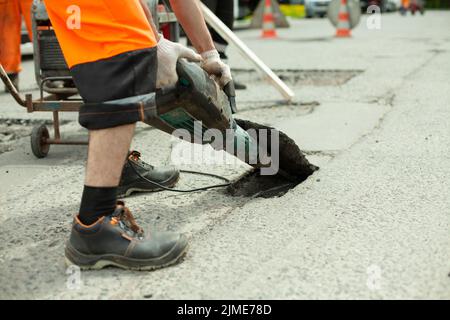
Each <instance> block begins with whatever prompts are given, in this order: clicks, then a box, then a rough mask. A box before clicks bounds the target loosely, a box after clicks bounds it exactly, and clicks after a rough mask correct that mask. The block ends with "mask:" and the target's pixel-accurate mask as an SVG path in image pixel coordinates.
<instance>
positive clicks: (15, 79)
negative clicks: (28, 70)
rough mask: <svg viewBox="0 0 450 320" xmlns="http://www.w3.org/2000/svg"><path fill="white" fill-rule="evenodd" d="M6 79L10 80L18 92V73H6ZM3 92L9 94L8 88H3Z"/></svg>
mask: <svg viewBox="0 0 450 320" xmlns="http://www.w3.org/2000/svg"><path fill="white" fill-rule="evenodd" d="M8 78H9V80H11V82H12V84H13V85H14V87H16V89H17V91H19V74H18V73H8ZM5 92H9V91H8V88H6V86H5Z"/></svg>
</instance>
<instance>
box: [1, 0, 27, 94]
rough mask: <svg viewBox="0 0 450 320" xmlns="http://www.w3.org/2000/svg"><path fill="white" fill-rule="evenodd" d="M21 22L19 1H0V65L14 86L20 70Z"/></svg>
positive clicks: (16, 83)
mask: <svg viewBox="0 0 450 320" xmlns="http://www.w3.org/2000/svg"><path fill="white" fill-rule="evenodd" d="M21 21H22V20H21V16H20V6H19V0H8V1H0V43H1V45H0V63H1V64H2V65H3V68H5V71H6V72H7V73H8V75H9V76H10V78H11V80H12V81H13V83H14V85H16V86H17V85H18V74H19V72H20V70H21V66H20V62H21V56H20V28H21Z"/></svg>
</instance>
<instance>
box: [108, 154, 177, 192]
mask: <svg viewBox="0 0 450 320" xmlns="http://www.w3.org/2000/svg"><path fill="white" fill-rule="evenodd" d="M140 157H141V154H140V153H139V152H138V151H131V152H130V153H129V155H128V158H127V161H126V163H125V166H124V167H123V171H122V177H121V179H120V184H119V188H118V189H117V196H118V197H119V198H123V197H128V196H129V195H131V194H132V193H133V192H151V191H159V190H161V189H162V188H161V187H160V186H158V184H159V185H162V186H164V187H166V188H173V187H174V186H175V185H176V184H177V182H178V180H179V179H180V171H179V170H178V169H176V168H175V167H173V166H167V167H159V168H156V167H154V166H152V165H149V164H147V163H145V162H144V161H142V160H141V159H140ZM141 176H142V177H145V178H146V179H147V180H150V181H147V180H146V179H143V178H142V177H141ZM152 182H153V183H152Z"/></svg>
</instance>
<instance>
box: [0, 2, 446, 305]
mask: <svg viewBox="0 0 450 320" xmlns="http://www.w3.org/2000/svg"><path fill="white" fill-rule="evenodd" d="M365 19H366V18H364V19H363V20H362V21H361V24H360V25H359V26H358V27H357V28H356V29H355V30H353V31H352V35H353V37H352V38H350V39H336V38H334V37H333V35H334V32H335V31H334V29H333V28H332V27H331V25H330V23H329V22H328V21H327V20H326V19H312V20H300V21H292V27H291V28H290V29H283V30H278V34H279V37H278V39H275V40H262V39H260V38H259V35H260V32H259V31H258V30H249V31H240V32H239V33H238V35H239V36H240V37H241V38H242V39H243V40H244V41H245V42H246V43H247V44H248V45H249V46H250V47H251V48H252V49H254V50H255V51H256V52H257V53H258V55H260V57H261V58H262V59H263V60H264V61H266V62H267V63H268V64H269V65H270V66H271V67H272V68H274V69H275V70H276V71H277V72H278V73H280V74H282V75H283V77H284V79H285V80H286V81H287V82H288V84H289V85H290V86H291V87H292V89H293V90H294V91H295V93H296V98H295V101H294V102H295V103H294V104H293V105H290V106H286V105H283V104H282V103H280V95H279V94H278V93H277V92H276V91H275V90H274V89H273V88H271V87H270V86H268V85H267V84H266V83H264V82H263V81H262V80H260V79H258V77H257V75H256V74H255V73H254V72H251V70H250V69H252V65H251V64H250V63H248V62H247V61H246V60H245V59H243V58H241V57H240V56H239V55H238V53H237V51H236V50H235V49H234V48H230V64H231V66H232V67H233V69H234V70H235V77H236V78H237V79H238V80H241V81H243V82H246V83H247V84H248V86H249V88H248V90H247V91H242V92H241V91H240V92H238V94H239V96H238V106H239V108H240V112H239V116H240V117H241V118H246V119H251V120H254V121H258V122H263V123H266V124H271V125H275V126H277V127H278V128H280V129H282V130H283V131H285V132H286V133H288V134H289V135H291V136H292V137H293V138H295V140H296V141H297V142H298V144H299V145H300V147H301V148H302V149H304V150H305V152H306V154H307V156H308V158H309V159H310V161H311V162H313V163H315V164H317V165H319V166H320V167H321V170H320V171H318V172H316V173H315V174H314V175H313V176H311V177H310V178H309V179H308V180H307V181H305V182H304V183H302V184H300V185H298V186H297V187H295V188H294V189H292V190H290V191H289V192H288V193H287V194H285V195H284V196H282V197H278V198H277V197H275V198H252V197H232V196H230V195H228V194H227V193H226V192H225V191H224V190H215V191H208V192H203V193H195V194H190V195H185V194H176V193H168V192H161V193H155V194H147V195H140V196H136V197H132V198H130V199H128V200H127V204H128V206H129V207H130V208H131V209H132V211H133V212H134V213H135V215H136V218H137V219H138V220H139V221H140V222H141V224H142V225H143V226H144V227H151V228H157V229H171V230H180V231H183V232H186V233H187V234H188V235H189V236H190V238H191V246H190V251H189V252H188V254H187V256H186V258H185V259H184V261H183V262H182V263H181V264H179V265H177V266H174V267H170V268H167V269H163V270H159V271H155V272H130V271H122V270H118V269H112V268H111V269H104V270H101V271H89V272H82V273H81V274H78V273H77V270H73V269H69V270H67V269H66V267H65V264H64V257H63V256H64V241H65V239H66V238H67V236H68V233H69V230H70V223H71V217H72V215H73V214H75V213H76V212H77V210H78V206H79V199H80V195H81V191H82V185H83V173H84V170H83V165H84V161H85V157H86V148H85V147H63V146H52V148H51V150H50V154H49V156H48V157H47V158H45V159H40V160H37V159H35V158H34V157H33V155H32V154H31V152H30V147H29V137H27V136H26V135H27V134H26V133H27V132H28V133H29V132H30V130H31V125H33V124H36V123H38V122H39V121H44V120H45V119H48V118H49V114H27V113H26V112H25V111H24V110H21V109H20V108H19V107H18V106H16V105H15V104H14V101H13V100H12V99H11V98H10V97H9V96H8V95H5V94H0V110H1V111H0V119H1V125H2V130H3V131H1V132H0V133H2V132H4V131H5V132H7V130H4V128H5V126H6V127H7V124H6V122H7V121H8V120H14V121H16V120H20V119H22V120H23V119H31V120H33V122H30V123H25V124H24V125H23V129H22V130H20V129H17V128H16V129H15V130H19V131H20V133H21V134H18V135H17V136H16V139H13V140H11V141H13V143H12V142H11V141H10V142H8V143H9V146H10V147H9V149H8V150H10V151H8V152H4V153H2V154H0V179H1V184H0V203H1V206H0V288H1V290H0V298H50V299H60V298H75V299H78V298H88V299H93V298H101V299H114V298H118V299H123V298H138V299H160V298H182V299H197V298H202V299H203V298H213V299H221V298H276V299H278V298H282V299H297V298H301V299H303V298H313V299H322V298H331V299H334V298H338V299H347V298H356V299H363V298H369V299H378V298H382V299H397V298H419V299H424V298H445V299H448V298H450V276H449V273H450V232H449V231H450V120H449V119H450V81H449V80H450V34H449V32H448V31H449V30H450V12H433V11H428V12H427V13H426V14H425V16H415V17H412V16H407V17H401V16H400V15H398V14H386V15H383V17H382V25H381V30H369V29H368V28H367V27H366V23H365V22H366V21H365ZM22 86H23V88H24V89H25V90H27V91H31V92H33V93H34V94H36V86H35V84H34V80H33V66H32V61H26V62H25V63H24V72H23V74H22ZM63 119H65V120H67V121H66V123H65V124H64V126H63V129H62V130H63V133H64V135H65V136H66V137H71V138H73V137H78V138H81V139H85V138H86V132H85V131H84V130H82V129H81V128H80V127H79V126H78V124H77V123H76V115H73V114H72V115H64V117H63ZM16 123H17V121H16ZM5 135H7V134H5ZM5 139H6V138H5ZM133 146H134V148H136V149H138V150H140V151H142V153H143V157H144V159H145V160H146V161H148V162H151V163H153V164H156V165H159V164H163V163H168V162H171V160H176V159H172V158H176V157H171V154H172V155H173V150H174V148H178V147H180V148H185V147H187V146H185V145H180V144H179V143H177V142H176V141H172V140H171V139H170V137H169V136H167V135H165V134H164V133H161V132H158V131H156V130H153V129H151V128H148V127H145V126H143V125H140V126H139V127H138V129H137V132H136V138H135V140H134V143H133ZM180 166H181V167H182V168H188V169H195V170H202V171H207V172H212V173H216V174H221V175H224V176H226V177H228V178H231V179H237V178H239V177H240V176H241V175H243V174H245V172H246V171H248V169H249V168H248V167H247V166H246V165H244V164H242V163H235V164H215V165H212V164H211V165H207V164H202V163H199V162H195V161H194V162H192V163H184V164H181V165H180ZM215 182H216V181H214V180H211V179H209V178H199V177H195V176H189V175H183V177H182V179H181V180H180V188H187V187H196V186H203V185H206V184H211V183H215Z"/></svg>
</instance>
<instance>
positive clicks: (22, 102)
mask: <svg viewBox="0 0 450 320" xmlns="http://www.w3.org/2000/svg"><path fill="white" fill-rule="evenodd" d="M0 78H1V79H2V81H3V83H4V84H5V86H6V88H7V89H8V91H9V93H11V95H12V96H13V98H14V100H16V101H17V103H18V104H20V105H21V106H22V107H26V103H25V99H23V98H22V96H21V95H20V93H19V91H17V89H16V87H15V86H14V85H13V83H12V82H11V79H9V77H8V74H7V73H6V71H5V69H3V66H2V64H1V63H0Z"/></svg>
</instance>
